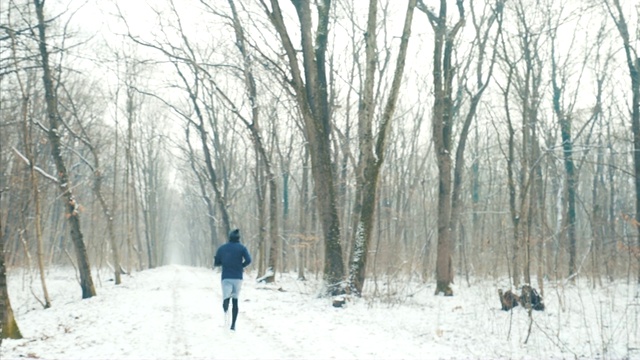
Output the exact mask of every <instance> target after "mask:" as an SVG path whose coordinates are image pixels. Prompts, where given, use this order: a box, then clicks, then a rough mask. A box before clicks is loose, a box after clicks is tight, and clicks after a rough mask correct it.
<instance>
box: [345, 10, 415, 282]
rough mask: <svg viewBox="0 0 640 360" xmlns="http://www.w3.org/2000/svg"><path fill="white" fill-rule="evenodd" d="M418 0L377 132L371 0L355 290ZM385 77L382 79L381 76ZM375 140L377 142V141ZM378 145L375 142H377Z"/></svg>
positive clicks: (364, 262)
mask: <svg viewBox="0 0 640 360" xmlns="http://www.w3.org/2000/svg"><path fill="white" fill-rule="evenodd" d="M415 7H416V0H410V1H409V2H408V6H407V11H406V15H405V22H404V28H403V30H402V35H401V37H400V38H401V43H400V48H399V50H398V58H397V60H396V69H395V72H394V74H393V82H392V85H391V90H390V92H389V96H388V98H387V102H386V105H385V108H384V111H383V113H382V114H381V120H380V124H379V129H378V133H377V134H374V133H373V129H372V128H373V119H374V116H375V106H374V86H375V71H376V67H377V52H378V51H377V41H378V36H377V27H378V15H377V12H378V1H377V0H371V1H370V2H369V15H368V18H367V32H366V33H365V42H366V46H365V64H366V65H365V66H366V70H365V74H366V75H365V80H364V84H363V91H362V94H361V96H360V105H359V109H358V140H359V150H360V155H359V158H358V168H357V169H356V198H355V205H354V229H355V232H354V241H353V251H352V252H351V255H352V258H351V266H350V269H349V283H350V286H351V290H352V291H353V292H354V293H355V294H362V288H363V287H364V281H365V279H366V269H367V259H368V254H369V246H370V244H371V238H372V231H373V224H374V221H375V217H374V215H375V212H376V205H377V201H376V199H377V197H378V196H377V195H378V194H377V193H378V178H379V175H380V169H381V167H382V164H383V163H384V156H385V152H386V142H387V137H388V133H389V131H390V127H391V122H392V119H393V116H394V112H395V109H396V102H397V99H398V95H399V93H400V84H401V81H402V76H403V74H404V66H405V61H406V57H407V47H408V45H409V38H410V36H411V23H412V21H413V11H414V8H415ZM379 81H381V80H379ZM374 143H375V144H374ZM374 145H375V146H374Z"/></svg>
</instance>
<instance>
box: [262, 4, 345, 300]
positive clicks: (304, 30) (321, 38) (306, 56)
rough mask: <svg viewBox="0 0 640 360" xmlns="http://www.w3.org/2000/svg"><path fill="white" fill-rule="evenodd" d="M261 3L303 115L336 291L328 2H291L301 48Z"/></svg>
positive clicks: (338, 259)
mask: <svg viewBox="0 0 640 360" xmlns="http://www.w3.org/2000/svg"><path fill="white" fill-rule="evenodd" d="M260 3H261V5H262V8H263V10H264V11H265V13H266V14H267V16H268V17H269V19H270V21H271V23H272V24H273V26H274V28H275V30H276V32H277V33H278V36H279V38H280V42H281V44H282V46H283V48H284V51H285V56H286V59H287V66H288V69H287V70H286V72H284V73H283V75H284V76H285V79H287V82H288V83H289V84H290V85H291V86H292V88H293V91H294V94H295V99H296V104H297V105H298V110H299V112H300V115H301V117H302V119H303V124H304V127H303V128H304V133H305V138H306V140H307V141H308V143H309V148H310V151H309V153H310V155H311V164H312V167H311V170H312V174H313V179H314V186H315V194H316V197H317V201H318V211H319V213H320V222H321V224H322V229H323V233H324V248H325V263H324V280H325V283H326V284H325V285H326V286H327V290H328V293H331V294H336V293H339V292H340V291H341V289H340V287H341V284H342V282H343V281H344V271H345V269H344V260H343V258H342V246H341V244H340V218H339V212H338V208H337V198H336V188H335V176H334V170H333V163H332V153H331V131H332V130H331V119H330V108H329V96H328V86H327V73H326V66H327V64H326V51H327V39H328V33H329V26H328V25H329V18H330V16H329V11H330V8H331V1H330V0H320V1H318V2H317V3H316V11H315V12H313V11H312V10H311V6H310V3H309V2H307V1H295V0H294V1H292V4H293V5H294V7H295V10H296V14H297V16H298V19H297V20H298V23H297V26H298V29H299V31H300V35H301V38H300V42H301V43H300V45H301V47H302V49H301V51H300V52H299V51H298V50H296V48H295V46H294V44H293V42H292V40H291V35H290V34H289V30H288V29H287V27H286V25H285V22H284V16H283V14H282V9H281V7H280V1H279V0H270V6H269V5H267V3H266V2H265V1H264V0H260ZM314 14H315V15H316V16H317V18H316V19H315V24H316V29H315V31H314V29H313V28H312V27H313V24H314V20H313V15H314ZM314 36H315V39H314ZM299 53H301V54H302V63H300V60H301V59H299V57H298V54H299ZM300 64H302V69H301V68H300ZM303 77H304V80H303Z"/></svg>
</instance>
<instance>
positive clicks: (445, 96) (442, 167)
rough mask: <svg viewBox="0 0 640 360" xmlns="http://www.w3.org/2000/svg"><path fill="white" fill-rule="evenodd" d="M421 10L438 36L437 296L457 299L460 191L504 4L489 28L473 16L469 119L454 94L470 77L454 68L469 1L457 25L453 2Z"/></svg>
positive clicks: (435, 70)
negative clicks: (490, 40) (493, 31)
mask: <svg viewBox="0 0 640 360" xmlns="http://www.w3.org/2000/svg"><path fill="white" fill-rule="evenodd" d="M417 6H418V9H420V10H421V11H422V12H424V13H425V14H426V15H427V18H428V20H429V23H430V24H431V27H432V29H433V31H434V35H435V44H434V50H433V71H432V74H433V86H434V105H433V112H432V120H431V125H432V132H433V134H432V141H433V144H434V150H435V154H436V164H437V167H438V211H437V214H438V225H437V226H438V250H437V252H438V254H437V258H436V283H437V284H436V290H435V293H436V294H439V293H443V294H445V295H446V296H451V295H453V290H451V283H453V259H452V256H453V237H454V234H455V232H454V229H455V228H456V226H457V222H458V216H459V212H460V209H461V202H460V191H461V184H462V171H463V169H464V153H465V146H466V141H467V137H468V135H469V129H470V126H471V123H472V121H473V119H474V118H475V114H476V111H477V108H478V104H479V103H480V100H481V98H482V95H483V93H484V91H485V90H486V88H487V86H488V84H489V79H490V78H491V74H492V71H493V64H494V63H495V51H494V52H493V54H494V55H493V56H492V57H491V60H490V61H489V65H488V71H487V76H486V77H484V78H483V77H482V74H483V66H484V58H485V55H486V45H487V40H488V37H489V35H490V30H491V28H492V27H493V24H495V23H498V24H499V28H498V29H499V30H500V29H501V26H502V25H501V24H502V21H501V19H500V18H501V16H502V9H503V7H504V4H503V2H502V1H498V2H497V3H496V4H495V7H494V8H490V9H489V16H488V17H487V18H486V19H485V21H486V22H485V23H484V27H481V26H480V25H478V23H476V18H475V13H473V12H472V14H473V20H474V23H475V25H476V27H475V30H476V34H475V38H474V42H475V46H477V47H478V55H477V56H478V59H477V61H478V64H477V74H478V76H477V82H476V84H475V86H473V87H472V88H471V89H469V88H467V89H465V90H464V91H465V92H466V93H467V95H468V96H469V97H470V106H469V109H468V111H467V113H466V114H464V115H460V114H459V110H460V109H459V106H460V101H461V99H460V98H458V96H459V95H458V94H459V93H461V92H462V91H458V92H456V91H454V79H455V78H456V76H457V75H459V76H461V77H462V78H464V77H466V76H465V75H464V74H458V72H459V71H460V69H459V67H458V66H456V64H454V53H455V48H456V39H457V37H458V35H459V32H460V31H461V29H462V27H463V26H464V24H465V21H466V16H465V7H464V1H462V0H457V1H456V7H457V11H458V17H457V20H456V21H455V23H454V24H453V26H449V25H448V21H449V14H448V10H447V0H440V8H439V11H438V13H437V14H436V13H435V12H434V11H433V10H432V9H431V8H429V7H428V6H426V5H425V4H424V3H423V2H422V1H419V2H418V5H417ZM473 6H474V4H473V2H471V3H470V7H471V8H472V9H473ZM499 34H500V31H498V32H497V33H496V35H495V38H494V39H496V40H497V39H498V35H499ZM471 58H472V57H469V61H471ZM467 68H468V67H467ZM459 118H461V119H462V124H458V125H459V126H460V131H459V135H458V138H457V142H455V143H454V140H455V139H454V127H455V125H456V124H457V123H458V120H459ZM454 144H455V147H454ZM452 154H453V156H452Z"/></svg>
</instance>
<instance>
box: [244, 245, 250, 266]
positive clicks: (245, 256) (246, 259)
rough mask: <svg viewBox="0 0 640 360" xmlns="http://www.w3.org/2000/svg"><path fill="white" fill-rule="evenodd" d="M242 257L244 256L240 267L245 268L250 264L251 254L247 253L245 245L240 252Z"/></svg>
mask: <svg viewBox="0 0 640 360" xmlns="http://www.w3.org/2000/svg"><path fill="white" fill-rule="evenodd" d="M242 257H243V258H244V261H243V262H242V268H246V267H247V266H249V264H251V255H249V250H247V248H246V247H245V248H244V251H243V252H242Z"/></svg>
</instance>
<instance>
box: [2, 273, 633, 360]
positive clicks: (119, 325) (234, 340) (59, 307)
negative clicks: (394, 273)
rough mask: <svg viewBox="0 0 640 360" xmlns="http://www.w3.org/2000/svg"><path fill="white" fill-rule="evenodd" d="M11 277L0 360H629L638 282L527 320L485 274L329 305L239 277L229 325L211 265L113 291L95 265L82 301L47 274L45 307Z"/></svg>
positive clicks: (126, 282) (141, 278) (23, 281)
mask: <svg viewBox="0 0 640 360" xmlns="http://www.w3.org/2000/svg"><path fill="white" fill-rule="evenodd" d="M16 273H18V271H17V270H15V271H13V270H12V271H10V273H9V287H10V296H11V301H12V306H13V308H14V312H15V313H16V318H17V321H18V325H19V326H20V329H21V331H22V334H23V335H24V339H22V340H4V342H3V344H2V347H1V348H0V359H2V360H5V359H21V358H25V357H26V358H40V359H487V358H509V359H560V358H588V359H593V358H606V359H612V358H613V359H620V358H633V359H640V302H639V299H638V298H637V297H635V296H634V295H635V294H636V291H637V287H636V285H629V286H628V285H626V284H622V283H610V284H605V285H604V286H605V287H604V288H600V287H598V288H597V289H592V288H590V287H589V286H588V285H587V284H580V285H572V286H565V287H558V288H552V287H549V285H547V296H546V299H545V303H546V305H547V310H546V311H544V312H533V322H530V320H529V317H528V313H527V312H526V311H525V310H524V309H522V308H521V307H518V308H516V309H514V311H513V312H504V311H501V310H500V306H499V302H498V296H497V288H498V286H499V285H501V284H499V282H495V281H486V280H485V281H478V282H477V283H476V284H474V285H473V286H472V287H467V286H458V287H456V288H455V292H456V296H454V297H442V296H433V285H432V284H419V283H415V284H414V283H411V282H402V283H400V282H398V280H397V279H396V280H395V281H394V282H392V283H390V284H389V285H390V288H389V289H385V290H380V292H379V293H378V294H379V295H378V296H376V297H369V298H363V299H355V300H352V301H350V302H349V303H348V304H347V306H346V307H345V308H334V307H332V306H331V300H330V299H326V298H319V297H317V296H316V291H317V289H318V288H319V285H318V283H317V281H315V280H311V281H306V282H301V281H296V280H295V275H290V274H283V275H279V280H278V282H277V283H276V284H271V285H264V284H257V283H256V282H255V281H254V280H253V279H254V278H255V274H253V273H249V274H247V275H246V277H245V281H244V284H243V290H242V294H241V301H240V315H239V317H238V323H237V331H235V332H231V331H230V330H229V329H227V328H224V327H222V322H223V318H222V309H221V308H222V305H221V302H222V301H221V298H220V273H219V271H218V270H216V271H214V270H211V269H204V268H193V267H186V266H178V265H171V266H165V267H161V268H157V269H153V270H146V271H142V272H138V273H134V274H132V275H130V276H129V275H127V276H123V283H122V284H121V285H119V286H115V285H114V283H113V281H109V280H108V277H109V274H106V273H104V272H101V273H98V274H94V280H95V281H97V283H96V286H97V292H98V296H96V297H93V298H91V299H87V300H81V299H80V287H79V285H78V283H77V280H76V277H75V275H74V273H73V271H72V270H69V269H52V270H50V271H49V273H48V275H47V281H48V282H47V284H48V287H49V292H50V295H51V298H52V299H53V307H52V308H50V309H47V310H43V309H42V307H41V306H40V305H39V304H38V303H37V301H36V300H35V298H34V296H33V295H32V291H33V293H35V294H39V293H40V291H39V287H38V284H39V282H38V281H37V276H35V275H34V274H21V275H18V274H16ZM370 285H371V287H373V284H372V283H371V284H370ZM382 285H383V284H382V282H378V286H380V288H379V289H382V288H381V287H382ZM368 286H369V285H368ZM503 288H508V286H507V287H505V286H504V285H503ZM530 325H531V326H530ZM529 329H531V330H530V335H529V336H528V334H529ZM527 337H528V338H527Z"/></svg>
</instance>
